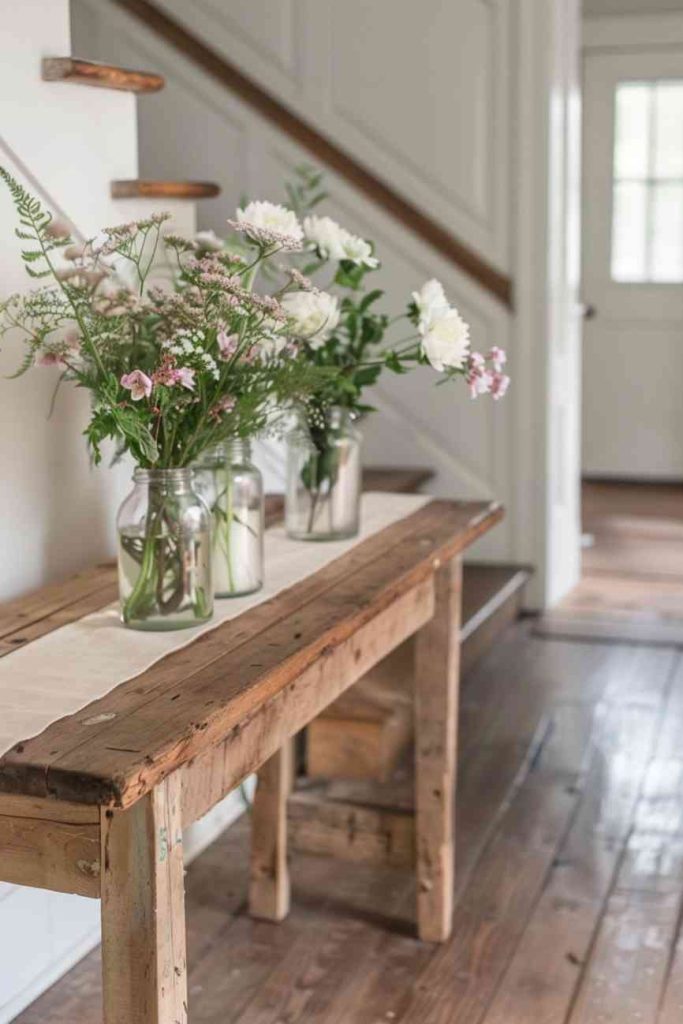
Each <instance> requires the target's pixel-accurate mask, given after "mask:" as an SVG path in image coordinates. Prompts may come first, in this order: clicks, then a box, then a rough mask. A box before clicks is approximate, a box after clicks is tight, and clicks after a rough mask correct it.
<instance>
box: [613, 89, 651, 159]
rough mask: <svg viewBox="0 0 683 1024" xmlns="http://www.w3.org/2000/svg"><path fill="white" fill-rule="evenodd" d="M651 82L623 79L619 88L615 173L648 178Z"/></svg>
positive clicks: (615, 137)
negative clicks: (624, 80) (625, 80)
mask: <svg viewBox="0 0 683 1024" xmlns="http://www.w3.org/2000/svg"><path fill="white" fill-rule="evenodd" d="M652 88H653V86H652V85H648V84H646V83H645V82H621V83H620V84H619V85H618V86H617V92H616V120H615V135H614V177H615V178H646V177H647V176H648V173H649V169H648V149H649V145H650V98H651V93H652Z"/></svg>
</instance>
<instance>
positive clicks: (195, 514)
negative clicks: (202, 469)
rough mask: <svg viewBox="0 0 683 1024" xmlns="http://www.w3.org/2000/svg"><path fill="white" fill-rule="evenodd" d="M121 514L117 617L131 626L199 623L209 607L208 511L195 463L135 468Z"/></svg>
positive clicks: (159, 627) (169, 627)
mask: <svg viewBox="0 0 683 1024" xmlns="http://www.w3.org/2000/svg"><path fill="white" fill-rule="evenodd" d="M133 481H134V486H133V490H132V491H131V493H130V494H129V495H128V497H127V498H126V499H125V501H124V502H123V504H122V506H121V508H120V510H119V514H118V518H117V529H118V539H119V544H118V549H119V550H118V568H119V594H120V601H121V619H122V621H123V623H124V625H126V626H128V627H129V628H130V629H140V630H172V629H183V628H186V627H190V626H197V625H199V624H201V623H203V622H207V621H208V620H209V619H210V618H211V616H212V614H213V582H212V579H211V515H210V513H209V510H208V508H207V506H206V504H205V503H204V501H203V500H202V499H201V498H200V497H199V495H198V494H197V492H196V490H195V488H194V484H193V478H192V470H191V469H189V468H182V469H140V468H138V469H136V470H135V473H134V476H133Z"/></svg>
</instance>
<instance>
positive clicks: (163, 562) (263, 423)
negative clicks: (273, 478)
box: [0, 168, 321, 629]
mask: <svg viewBox="0 0 683 1024" xmlns="http://www.w3.org/2000/svg"><path fill="white" fill-rule="evenodd" d="M0 177H1V178H2V179H3V180H4V182H5V183H6V185H7V186H8V187H9V189H10V192H11V195H12V198H13V201H14V204H15V207H16V209H17V213H18V217H19V224H20V226H19V228H18V229H17V232H16V233H17V235H18V237H19V238H20V239H21V240H22V242H23V243H24V249H23V252H22V257H23V260H24V263H25V267H26V270H27V272H28V274H29V275H30V276H31V277H32V278H37V279H41V281H42V282H43V283H41V284H40V285H39V286H38V287H37V288H36V289H35V290H33V291H31V292H28V293H27V294H24V295H16V296H12V297H11V298H9V299H8V300H7V301H6V302H4V303H3V304H2V305H0V332H1V333H2V334H3V335H4V334H5V333H6V332H8V331H12V333H17V332H18V333H19V334H20V336H21V338H22V340H23V344H24V347H25V355H24V359H23V361H22V363H21V366H20V368H19V370H18V374H20V373H24V372H26V371H27V370H29V369H30V368H31V367H33V366H34V365H38V366H55V367H58V368H59V370H60V382H61V381H70V382H72V383H73V384H75V385H76V386H78V387H84V388H87V389H88V391H89V392H90V394H91V399H92V411H91V415H90V420H89V423H88V425H87V428H86V431H85V435H86V438H87V442H88V445H89V447H90V450H91V452H92V454H93V458H94V461H95V462H96V463H97V462H99V461H100V460H101V447H102V444H103V442H104V441H105V440H107V439H111V440H113V442H114V444H115V446H116V450H117V455H118V456H120V455H122V454H124V453H128V454H129V455H130V456H132V458H133V461H134V462H135V464H136V467H137V468H136V470H135V476H134V480H135V487H134V490H133V492H132V494H131V495H130V496H129V498H128V499H127V500H126V502H124V505H123V506H122V509H121V511H120V513H119V519H118V529H119V538H120V548H119V580H120V595H121V610H122V611H121V614H122V619H123V622H124V623H125V624H126V625H128V626H131V627H134V628H138V629H174V628H179V627H182V626H190V625H194V624H196V623H197V622H202V621H204V620H206V619H208V618H209V617H210V615H211V613H212V604H213V586H212V580H211V561H212V559H211V533H212V524H211V517H210V514H209V511H208V510H207V508H206V506H205V504H204V502H203V501H202V499H201V497H200V496H199V495H198V494H197V493H196V491H195V485H194V479H193V470H192V467H193V464H195V462H196V461H197V460H198V459H199V458H201V456H202V454H203V453H204V452H206V451H207V450H209V449H215V448H216V446H220V445H224V444H227V443H231V442H235V441H238V440H240V439H241V440H244V439H249V438H251V437H252V436H254V435H255V434H258V433H261V432H263V431H264V430H266V429H269V428H272V427H273V424H274V423H275V422H277V421H278V420H279V418H280V417H281V416H282V414H283V411H284V410H285V409H288V408H289V407H290V406H291V405H292V404H293V403H296V402H298V401H301V400H303V399H304V398H305V397H306V396H307V395H308V394H310V393H315V390H316V389H317V387H318V386H319V385H320V377H321V375H320V372H319V370H317V369H316V367H315V366H314V365H313V364H312V363H311V361H310V360H309V359H308V358H307V355H306V353H305V352H303V350H301V349H300V347H299V346H298V345H297V344H296V343H295V341H294V340H293V336H292V330H291V324H290V319H291V317H290V314H289V313H288V312H287V310H286V309H285V308H284V306H283V305H282V304H281V303H280V302H279V301H278V299H277V298H275V297H273V296H270V295H266V294H264V295H261V294H257V293H256V292H255V291H254V289H253V284H254V279H255V276H256V274H257V272H258V270H259V268H260V267H262V266H263V265H264V264H266V263H267V262H268V261H270V260H272V259H273V258H274V257H275V256H276V255H277V254H279V253H282V252H287V251H292V250H295V249H297V248H299V247H300V246H301V244H302V238H301V236H300V234H299V230H298V223H297V222H296V217H294V215H292V219H291V221H289V222H287V223H285V224H284V230H283V229H282V228H283V225H282V223H281V222H280V221H278V223H277V224H276V225H273V224H272V223H269V222H268V216H267V213H268V208H269V204H251V206H250V207H249V208H247V209H246V210H244V211H239V212H238V216H237V220H236V222H235V223H234V226H235V228H236V229H237V231H238V232H240V236H243V237H244V242H242V243H241V244H236V246H235V251H227V250H225V249H221V251H206V249H205V248H202V247H201V246H200V245H199V244H198V243H197V242H195V241H193V240H186V239H183V238H180V237H177V236H174V235H165V236H164V234H163V232H162V226H163V222H164V220H165V219H166V218H165V217H163V216H154V217H150V218H148V219H145V220H140V221H137V222H134V223H130V224H124V225H120V226H117V227H113V228H109V229H105V230H104V231H103V232H102V233H101V234H100V235H99V236H98V237H97V238H95V239H92V240H90V241H87V242H85V243H84V244H82V245H74V243H73V242H72V240H71V239H70V237H69V235H68V231H67V229H66V228H63V227H61V226H60V225H59V224H57V223H56V222H55V221H54V220H53V218H52V216H51V214H50V213H48V212H46V211H45V210H43V208H42V207H41V204H40V203H39V201H38V200H37V199H35V198H33V197H32V196H31V195H30V194H29V193H28V192H27V191H26V190H25V189H24V188H23V187H22V186H21V185H20V184H19V183H18V182H16V181H15V180H14V179H13V178H12V177H11V176H10V175H9V174H8V173H7V172H6V171H5V170H4V169H2V168H0ZM290 228H291V230H290ZM161 251H163V252H164V253H165V254H166V256H167V264H168V266H170V268H171V277H172V284H171V285H170V286H169V284H168V282H167V283H166V286H162V285H161V284H155V283H154V273H153V271H154V268H155V267H156V266H157V265H158V262H159V253H160V252H161ZM232 518H233V517H232V515H231V516H230V517H229V521H228V527H230V526H231V525H232ZM247 528H248V529H254V528H258V524H257V525H256V527H254V525H253V524H247Z"/></svg>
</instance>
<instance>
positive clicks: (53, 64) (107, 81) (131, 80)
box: [42, 57, 166, 93]
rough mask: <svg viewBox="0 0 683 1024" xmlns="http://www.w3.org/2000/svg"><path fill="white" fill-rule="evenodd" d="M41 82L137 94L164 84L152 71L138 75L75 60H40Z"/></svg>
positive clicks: (74, 58)
mask: <svg viewBox="0 0 683 1024" xmlns="http://www.w3.org/2000/svg"><path fill="white" fill-rule="evenodd" d="M42 78H43V81H45V82H70V83H71V84H73V85H89V86H95V87H96V88H99V89H118V90H120V91H122V92H138V93H147V92H158V91H159V90H160V89H163V88H164V86H165V84H166V80H165V78H164V76H163V75H158V74H156V73H155V72H152V71H137V70H135V69H134V68H123V67H118V66H116V65H114V64H100V63H98V62H97V61H90V60H81V59H80V58H78V57H43V60H42Z"/></svg>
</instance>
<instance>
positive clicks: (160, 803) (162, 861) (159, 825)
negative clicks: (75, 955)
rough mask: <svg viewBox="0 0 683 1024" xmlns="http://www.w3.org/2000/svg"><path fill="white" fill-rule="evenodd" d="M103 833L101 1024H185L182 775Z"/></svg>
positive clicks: (110, 820) (116, 817) (111, 815)
mask: <svg viewBox="0 0 683 1024" xmlns="http://www.w3.org/2000/svg"><path fill="white" fill-rule="evenodd" d="M101 834H102V869H103V870H102V978H103V996H104V1024H186V1022H187V974H186V960H185V883H184V869H183V837H182V819H181V786H180V773H179V772H176V773H175V774H174V775H171V776H170V777H169V778H167V779H166V780H164V781H163V782H161V783H160V784H159V785H158V786H157V787H156V788H155V789H153V790H152V791H151V792H150V793H148V794H147V795H146V796H144V797H142V799H140V800H139V801H138V802H137V803H136V804H134V805H133V806H132V807H131V808H130V809H128V810H125V811H116V810H103V812H102V824H101Z"/></svg>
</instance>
